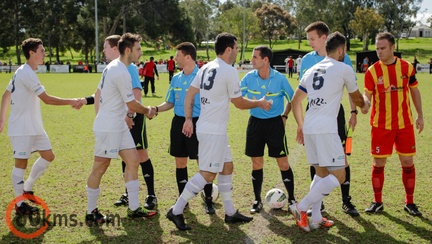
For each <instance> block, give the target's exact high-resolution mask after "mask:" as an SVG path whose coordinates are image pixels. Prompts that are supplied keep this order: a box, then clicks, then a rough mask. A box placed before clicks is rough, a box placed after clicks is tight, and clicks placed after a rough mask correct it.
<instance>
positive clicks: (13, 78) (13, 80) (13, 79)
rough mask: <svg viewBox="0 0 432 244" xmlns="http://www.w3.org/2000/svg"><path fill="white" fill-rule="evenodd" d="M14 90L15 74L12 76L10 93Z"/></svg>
mask: <svg viewBox="0 0 432 244" xmlns="http://www.w3.org/2000/svg"><path fill="white" fill-rule="evenodd" d="M14 91H15V75H14V76H13V77H12V90H11V93H13V92H14Z"/></svg>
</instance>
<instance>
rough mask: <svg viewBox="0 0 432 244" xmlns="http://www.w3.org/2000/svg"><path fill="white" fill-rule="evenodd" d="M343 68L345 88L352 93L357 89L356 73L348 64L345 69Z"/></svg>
mask: <svg viewBox="0 0 432 244" xmlns="http://www.w3.org/2000/svg"><path fill="white" fill-rule="evenodd" d="M345 70H346V72H345V75H344V79H345V86H346V89H347V91H348V93H353V92H355V91H356V90H358V85H357V79H356V75H355V73H354V70H353V69H352V68H351V67H349V66H347V69H345Z"/></svg>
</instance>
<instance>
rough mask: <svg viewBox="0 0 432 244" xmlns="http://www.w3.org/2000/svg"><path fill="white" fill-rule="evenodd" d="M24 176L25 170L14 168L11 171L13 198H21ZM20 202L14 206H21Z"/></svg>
mask: <svg viewBox="0 0 432 244" xmlns="http://www.w3.org/2000/svg"><path fill="white" fill-rule="evenodd" d="M24 174H25V169H20V168H17V167H14V168H13V169H12V186H13V189H14V193H15V197H18V196H21V195H22V194H23V186H24ZM22 202H23V201H20V202H18V203H16V205H17V206H18V207H19V206H21V203H22Z"/></svg>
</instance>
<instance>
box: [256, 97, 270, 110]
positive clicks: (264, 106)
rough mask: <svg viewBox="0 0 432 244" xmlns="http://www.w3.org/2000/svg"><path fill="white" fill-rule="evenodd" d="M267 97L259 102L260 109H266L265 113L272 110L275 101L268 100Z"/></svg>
mask: <svg viewBox="0 0 432 244" xmlns="http://www.w3.org/2000/svg"><path fill="white" fill-rule="evenodd" d="M266 98H267V97H266V96H264V97H262V98H261V99H260V100H259V102H260V105H259V107H260V108H262V109H264V110H265V111H268V110H270V108H271V106H272V105H273V100H266Z"/></svg>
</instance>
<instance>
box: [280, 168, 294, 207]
mask: <svg viewBox="0 0 432 244" xmlns="http://www.w3.org/2000/svg"><path fill="white" fill-rule="evenodd" d="M281 175H282V181H283V183H284V185H285V188H286V190H287V192H288V202H289V203H291V201H295V197H294V174H293V171H292V169H291V167H289V169H288V170H286V171H282V170H281Z"/></svg>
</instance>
